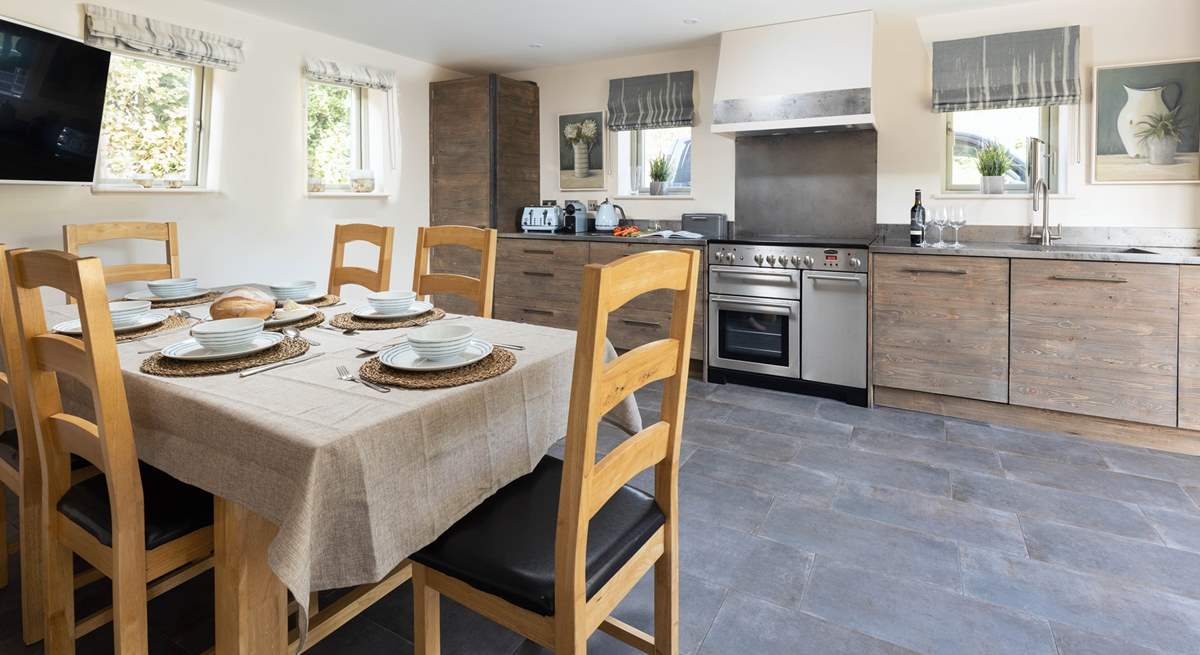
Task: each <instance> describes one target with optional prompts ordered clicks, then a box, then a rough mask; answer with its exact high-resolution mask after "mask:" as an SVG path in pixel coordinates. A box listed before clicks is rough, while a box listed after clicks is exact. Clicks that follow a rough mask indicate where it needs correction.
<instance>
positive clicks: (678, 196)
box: [613, 193, 695, 200]
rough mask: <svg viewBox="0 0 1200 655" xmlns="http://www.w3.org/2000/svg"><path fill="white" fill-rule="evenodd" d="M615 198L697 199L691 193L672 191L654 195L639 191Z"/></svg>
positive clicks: (615, 197)
mask: <svg viewBox="0 0 1200 655" xmlns="http://www.w3.org/2000/svg"><path fill="white" fill-rule="evenodd" d="M613 198H614V199H615V200H695V198H694V197H693V196H692V195H691V194H682V193H672V194H668V195H661V196H652V195H650V194H648V193H637V194H633V195H626V196H613Z"/></svg>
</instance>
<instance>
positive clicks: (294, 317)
mask: <svg viewBox="0 0 1200 655" xmlns="http://www.w3.org/2000/svg"><path fill="white" fill-rule="evenodd" d="M316 313H317V308H316V307H312V306H309V307H301V308H300V309H293V310H291V311H288V312H285V311H282V310H276V311H275V313H274V314H272V315H271V318H268V319H267V320H266V322H265V323H264V325H266V326H267V327H274V326H276V325H287V324H288V323H295V322H296V321H303V320H304V319H306V318H308V317H310V316H312V315H313V314H316Z"/></svg>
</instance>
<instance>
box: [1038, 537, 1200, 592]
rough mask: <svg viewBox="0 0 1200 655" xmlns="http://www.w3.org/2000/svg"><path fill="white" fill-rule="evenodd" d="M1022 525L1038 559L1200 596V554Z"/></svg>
mask: <svg viewBox="0 0 1200 655" xmlns="http://www.w3.org/2000/svg"><path fill="white" fill-rule="evenodd" d="M1022 527H1023V528H1024V529H1025V540H1026V542H1027V543H1028V545H1029V556H1030V557H1032V558H1033V559H1036V560H1040V561H1043V562H1049V563H1051V564H1057V565H1059V566H1063V567H1065V568H1068V569H1073V570H1075V571H1081V572H1083V573H1094V574H1096V575H1099V576H1103V577H1110V578H1115V579H1118V580H1123V581H1125V582H1127V583H1130V584H1140V585H1143V586H1146V587H1155V588H1158V589H1161V590H1163V591H1169V592H1171V593H1174V594H1178V595H1180V596H1189V597H1191V598H1195V599H1197V600H1200V553H1193V552H1191V551H1188V550H1179V549H1177V548H1169V547H1167V546H1160V545H1158V544H1151V543H1147V542H1144V541H1138V540H1136V539H1122V538H1118V537H1113V536H1112V535H1107V534H1103V533H1100V532H1094V531H1092V530H1085V529H1083V528H1076V527H1072V526H1069V525H1062V524H1060V523H1045V522H1040V521H1032V520H1027V521H1024V522H1023V524H1022Z"/></svg>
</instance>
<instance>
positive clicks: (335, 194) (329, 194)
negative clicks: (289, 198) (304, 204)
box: [308, 191, 391, 198]
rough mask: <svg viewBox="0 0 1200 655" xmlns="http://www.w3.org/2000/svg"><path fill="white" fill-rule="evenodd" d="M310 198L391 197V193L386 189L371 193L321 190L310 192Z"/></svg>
mask: <svg viewBox="0 0 1200 655" xmlns="http://www.w3.org/2000/svg"><path fill="white" fill-rule="evenodd" d="M308 197H309V198H390V197H391V194H390V193H388V192H386V191H371V192H369V193H355V192H354V191H321V192H312V191H310V192H308Z"/></svg>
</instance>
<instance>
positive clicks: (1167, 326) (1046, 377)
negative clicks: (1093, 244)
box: [1009, 259, 1179, 426]
mask: <svg viewBox="0 0 1200 655" xmlns="http://www.w3.org/2000/svg"><path fill="white" fill-rule="evenodd" d="M1011 330H1012V339H1011V351H1010V356H1009V360H1010V367H1011V368H1010V371H1009V400H1010V402H1012V403H1013V404H1014V405H1024V406H1028V407H1038V408H1042V409H1051V410H1058V411H1062V412H1071V413H1075V414H1086V415H1090V416H1098V417H1105V418H1113V419H1122V420H1127V421H1136V422H1139V423H1150V424H1154V425H1167V426H1174V425H1176V402H1177V390H1178V386H1177V378H1176V374H1177V362H1178V345H1179V267H1178V266H1176V265H1171V264H1132V263H1119V262H1088V261H1062V260H1035V259H1014V260H1012V328H1011Z"/></svg>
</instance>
